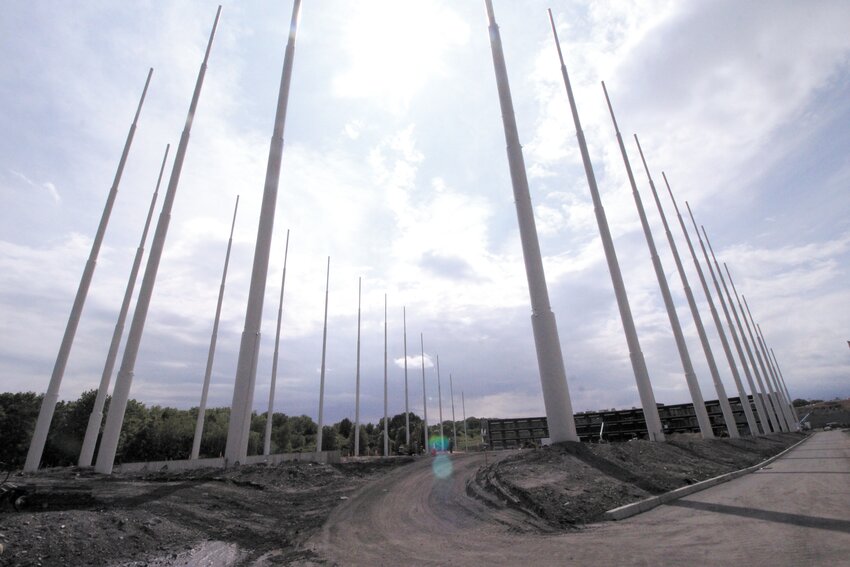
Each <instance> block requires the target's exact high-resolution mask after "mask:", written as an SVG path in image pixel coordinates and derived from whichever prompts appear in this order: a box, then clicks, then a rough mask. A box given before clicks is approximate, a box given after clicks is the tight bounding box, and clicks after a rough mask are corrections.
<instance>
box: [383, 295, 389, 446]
mask: <svg viewBox="0 0 850 567" xmlns="http://www.w3.org/2000/svg"><path fill="white" fill-rule="evenodd" d="M384 456H385V457H389V456H390V422H389V416H388V415H387V294H386V293H385V294H384Z"/></svg>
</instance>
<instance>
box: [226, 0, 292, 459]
mask: <svg viewBox="0 0 850 567" xmlns="http://www.w3.org/2000/svg"><path fill="white" fill-rule="evenodd" d="M300 13H301V0H295V1H294V2H293V4H292V19H291V22H290V24H289V39H288V40H287V43H286V52H285V54H284V57H283V71H282V73H281V78H280V90H279V92H278V98H277V109H276V111H275V119H274V130H273V132H272V139H271V143H270V144H269V159H268V165H267V167H266V181H265V186H264V189H263V201H262V204H261V205H260V221H259V224H258V226H257V242H256V245H255V248H254V264H253V268H252V271H251V284H250V288H249V292H248V305H247V308H246V310H245V327H244V330H243V331H242V340H241V342H240V344H239V357H238V359H237V363H236V377H235V380H234V385H233V401H232V403H231V406H230V424H229V425H228V429H227V445H226V446H225V450H224V457H225V459H226V460H227V462H228V463H230V464H233V463H238V462H244V460H245V457H247V456H248V438H249V434H250V431H251V410H252V406H253V403H254V386H255V384H256V381H257V359H258V358H259V354H260V328H261V326H262V319H263V299H264V296H265V292H266V279H267V277H268V272H269V256H270V254H271V242H272V233H273V231H274V216H275V208H276V206H277V190H278V186H279V185H280V167H281V160H282V156H283V131H284V127H285V125H286V109H287V106H288V104H289V85H290V82H291V80H292V66H293V61H294V58H295V38H296V35H297V31H298V18H299V15H300Z"/></svg>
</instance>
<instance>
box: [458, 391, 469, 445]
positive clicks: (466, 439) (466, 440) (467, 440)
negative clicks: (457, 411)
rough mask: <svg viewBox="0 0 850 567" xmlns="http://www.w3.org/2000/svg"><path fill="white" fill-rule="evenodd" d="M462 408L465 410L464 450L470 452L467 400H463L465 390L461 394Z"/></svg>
mask: <svg viewBox="0 0 850 567" xmlns="http://www.w3.org/2000/svg"><path fill="white" fill-rule="evenodd" d="M460 407H461V408H462V409H463V447H464V448H463V450H464V451H469V429H468V428H467V426H466V400H464V399H463V390H461V392H460Z"/></svg>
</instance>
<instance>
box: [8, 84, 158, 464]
mask: <svg viewBox="0 0 850 567" xmlns="http://www.w3.org/2000/svg"><path fill="white" fill-rule="evenodd" d="M151 75H153V68H151V69H150V70H149V71H148V76H147V79H145V87H144V89H142V96H141V98H140V99H139V105H138V106H137V107H136V114H135V115H134V116H133V122H132V124H130V131H129V132H128V133H127V140H126V141H125V142H124V150H123V151H122V152H121V159H120V160H119V161H118V169H117V170H116V171H115V177H114V179H113V180H112V187H110V188H109V194H108V195H107V197H106V205H105V206H104V207H103V213H102V214H101V216H100V223H99V224H98V226H97V232H96V233H95V237H94V241H93V242H92V247H91V252H89V258H88V260H87V261H86V265H85V268H83V275H82V277H81V278H80V285H79V287H78V288H77V295H76V296H75V297H74V303H73V304H72V306H71V314H70V315H69V316H68V323H67V324H66V326H65V334H64V335H63V336H62V343H61V344H60V345H59V353H58V354H57V355H56V363H55V364H54V366H53V373H52V374H51V375H50V383H49V384H48V386H47V392H46V393H45V394H44V398H43V399H42V401H41V409H40V410H39V412H38V419H37V420H36V422H35V431H34V432H33V436H32V440H31V441H30V446H29V450H28V452H27V459H26V462H25V463H24V472H35V471H37V470H38V467H39V465H40V464H41V456H42V454H43V453H44V445H45V444H46V443H47V434H48V432H49V431H50V422H51V421H53V413H54V411H55V410H56V402H57V401H58V400H59V387H60V386H61V385H62V378H63V377H64V376H65V366H67V364H68V357H69V356H70V354H71V347H72V346H73V344H74V336H75V335H76V334H77V326H78V325H79V323H80V315H82V312H83V305H84V304H85V302H86V296H88V293H89V287H90V286H91V280H92V277H93V276H94V269H95V267H96V266H97V256H98V254H100V247H101V245H102V244H103V237H104V234H105V233H106V226H107V225H108V224H109V217H110V216H111V214H112V206H113V205H114V204H115V197H116V196H117V195H118V184H119V183H120V182H121V176H122V175H123V174H124V165H125V164H126V163H127V156H128V155H129V154H130V146H131V145H132V143H133V136H134V135H135V133H136V123H137V122H138V121H139V114H140V113H141V112H142V104H144V102H145V95H146V94H147V92H148V85H150V82H151ZM98 427H100V424H99V423H98Z"/></svg>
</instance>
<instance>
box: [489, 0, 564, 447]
mask: <svg viewBox="0 0 850 567" xmlns="http://www.w3.org/2000/svg"><path fill="white" fill-rule="evenodd" d="M485 6H486V8H487V18H488V21H489V32H490V49H491V52H492V55H493V67H494V69H495V73H496V88H497V89H498V92H499V106H500V108H501V111H502V126H503V128H504V131H505V141H506V143H507V155H508V167H509V168H510V172H511V184H512V186H513V193H514V202H515V205H516V212H517V221H518V224H519V234H520V240H521V242H522V255H523V261H524V262H525V275H526V279H527V280H528V292H529V295H530V298H531V328H532V332H533V334H534V344H535V347H536V350H537V366H538V370H539V372H540V384H541V387H542V390H543V405H544V406H545V407H546V415H547V416H548V418H549V431H550V433H551V435H552V440H553V441H555V442H558V441H578V435H577V434H576V425H575V420H574V419H573V410H572V403H571V401H570V393H569V389H568V387H567V375H566V371H565V370H564V359H563V355H562V353H561V342H560V339H559V338H558V326H557V324H556V322H555V315H554V314H553V313H552V309H551V306H550V304H549V291H548V289H547V287H546V275H545V274H544V272H543V259H542V256H541V254H540V242H539V241H538V239H537V226H536V225H535V222H534V210H533V208H532V206H531V195H530V193H529V189H528V177H527V175H526V171H525V162H524V160H523V157H522V146H521V145H520V143H519V133H518V131H517V124H516V116H515V115H514V107H513V100H512V98H511V88H510V84H509V82H508V71H507V67H506V65H505V54H504V52H503V51H502V38H501V36H500V34H499V26H498V25H496V17H495V15H494V14H493V3H492V2H491V0H485Z"/></svg>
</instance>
